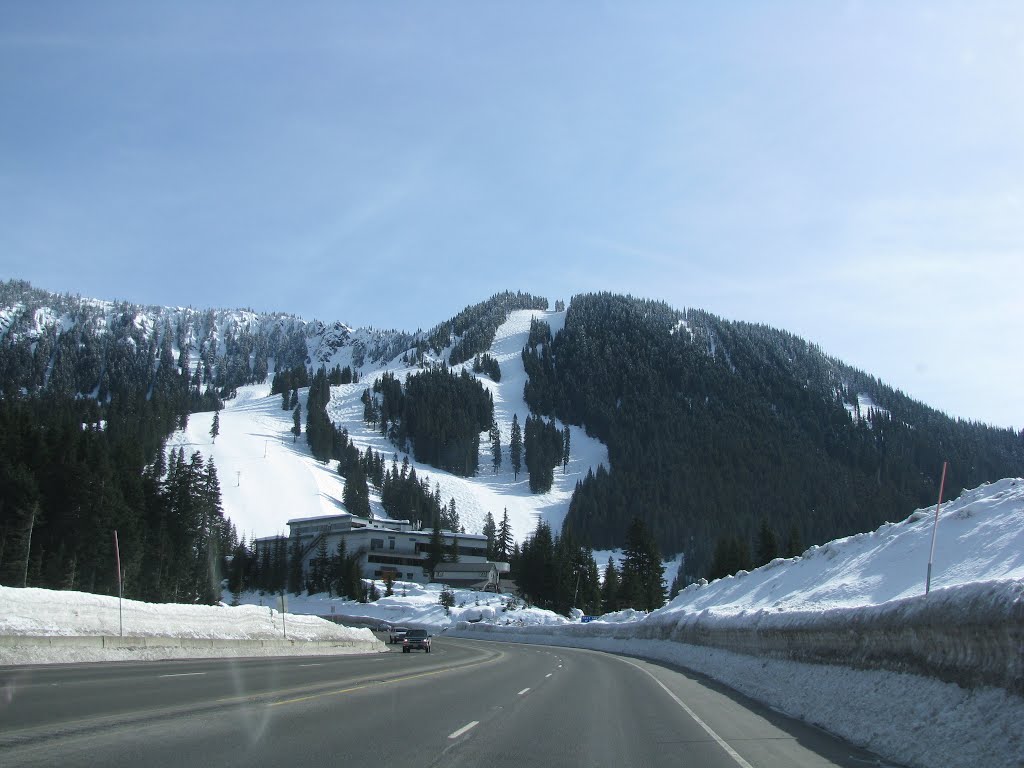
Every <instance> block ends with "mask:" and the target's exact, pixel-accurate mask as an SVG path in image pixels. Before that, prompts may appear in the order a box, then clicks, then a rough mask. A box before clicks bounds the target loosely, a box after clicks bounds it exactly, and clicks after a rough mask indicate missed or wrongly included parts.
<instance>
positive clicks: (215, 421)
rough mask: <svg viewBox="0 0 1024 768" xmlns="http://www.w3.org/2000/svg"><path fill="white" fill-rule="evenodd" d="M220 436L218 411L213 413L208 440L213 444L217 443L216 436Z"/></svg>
mask: <svg viewBox="0 0 1024 768" xmlns="http://www.w3.org/2000/svg"><path fill="white" fill-rule="evenodd" d="M219 434H220V411H214V412H213V425H212V426H211V427H210V438H211V440H212V442H213V443H214V444H216V442H217V435H219Z"/></svg>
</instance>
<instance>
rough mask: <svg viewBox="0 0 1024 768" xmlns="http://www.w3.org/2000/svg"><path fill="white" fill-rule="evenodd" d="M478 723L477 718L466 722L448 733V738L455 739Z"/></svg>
mask: <svg viewBox="0 0 1024 768" xmlns="http://www.w3.org/2000/svg"><path fill="white" fill-rule="evenodd" d="M478 725H480V721H479V720H474V721H473V722H471V723H466V724H465V725H464V726H462V727H461V728H459V730H457V731H454V732H453V733H450V734H448V738H449V739H457V738H459V736H461V735H462V734H464V733H466V731H469V730H472V729H473V728H476V727H477V726H478Z"/></svg>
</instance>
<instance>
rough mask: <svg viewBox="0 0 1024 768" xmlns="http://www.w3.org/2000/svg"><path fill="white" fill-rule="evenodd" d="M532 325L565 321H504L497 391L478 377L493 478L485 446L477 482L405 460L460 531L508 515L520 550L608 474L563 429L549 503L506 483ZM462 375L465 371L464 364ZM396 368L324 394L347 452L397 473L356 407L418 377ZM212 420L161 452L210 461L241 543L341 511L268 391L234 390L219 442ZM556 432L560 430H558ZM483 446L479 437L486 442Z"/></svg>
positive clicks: (340, 358)
mask: <svg viewBox="0 0 1024 768" xmlns="http://www.w3.org/2000/svg"><path fill="white" fill-rule="evenodd" d="M534 316H541V317H543V319H545V320H546V321H547V322H548V323H549V324H550V325H551V327H552V331H554V332H557V331H558V330H559V329H560V328H561V327H562V325H563V324H564V322H565V313H564V312H541V311H534V310H521V311H516V312H513V313H512V314H511V316H510V317H509V319H508V320H507V321H506V322H505V323H504V324H503V325H502V326H501V327H500V328H499V329H498V332H497V335H496V336H495V339H494V343H493V345H492V347H491V349H490V354H491V355H492V356H493V357H494V358H495V359H497V360H498V362H499V364H500V365H501V373H502V375H501V382H497V383H496V382H493V381H491V380H490V379H489V378H487V377H486V376H483V377H481V381H482V382H483V383H484V386H486V387H487V389H488V390H489V391H490V392H491V394H492V396H493V398H494V409H495V419H496V420H497V423H498V426H499V428H500V429H501V432H502V445H503V459H504V460H503V463H502V466H501V469H500V470H499V471H498V472H497V473H494V471H493V469H492V463H491V448H490V444H489V443H488V442H487V441H486V440H484V441H483V443H482V445H481V451H480V470H479V472H478V474H477V476H476V477H470V478H465V477H458V476H455V475H452V474H450V473H448V472H445V471H443V470H438V469H435V468H433V467H430V466H428V465H425V464H418V463H416V462H415V461H414V460H413V458H412V456H411V455H410V456H408V459H409V463H410V465H411V466H414V467H415V468H416V473H417V475H418V476H419V477H420V478H421V479H422V478H427V479H428V481H429V482H430V484H431V486H433V485H434V484H435V483H436V484H437V485H439V486H440V489H441V498H442V500H443V501H444V502H445V503H447V502H448V500H449V499H452V498H454V499H455V503H456V508H457V509H458V513H459V517H460V519H461V521H462V524H463V525H464V526H465V528H466V531H467V532H469V533H478V532H480V531H481V529H482V527H483V523H484V516H485V515H486V514H487V512H490V513H491V514H492V515H494V517H495V519H496V520H500V519H501V516H502V514H503V512H504V510H506V509H507V510H508V514H509V521H510V523H511V524H512V529H513V533H514V534H515V536H516V539H517V540H519V541H522V540H523V539H524V538H525V537H526V536H527V535H529V534H530V533H532V532H533V529H534V528H535V527H536V524H537V519H538V517H541V518H543V519H544V520H546V521H548V522H549V523H551V525H552V527H553V528H554V529H555V530H558V528H559V527H560V525H561V522H562V519H563V518H564V517H565V514H566V512H567V510H568V507H569V500H570V498H571V497H572V492H573V490H574V488H575V486H576V483H577V481H579V480H581V479H583V477H585V476H586V474H587V472H588V471H590V470H591V469H593V470H596V469H597V467H598V466H599V465H600V464H605V465H607V463H608V451H607V449H606V448H605V446H604V445H603V444H602V443H600V442H598V441H597V440H595V439H593V438H591V437H589V436H587V434H586V432H584V431H583V430H582V429H580V428H579V427H575V426H571V427H570V431H571V447H572V450H571V456H570V460H569V465H568V467H567V468H566V471H565V472H564V473H563V472H561V471H556V472H555V483H554V485H553V486H552V488H551V490H550V491H549V492H548V493H544V494H533V493H531V492H530V488H529V481H528V477H527V475H526V473H525V471H522V472H520V473H519V477H518V479H514V478H513V473H512V469H511V467H510V462H509V459H508V443H509V439H510V436H511V434H510V433H511V426H512V417H513V415H517V416H518V418H519V422H520V424H523V423H524V422H525V420H526V417H527V415H528V414H529V409H528V408H527V406H526V403H525V402H524V401H523V386H524V384H525V383H526V372H525V370H524V369H523V362H522V358H521V356H520V352H521V351H522V348H523V347H524V346H525V345H526V340H527V338H528V336H529V332H530V319H531V318H532V317H534ZM325 363H326V365H327V366H328V367H332V366H334V365H343V366H344V365H348V364H350V363H351V350H350V349H349V348H348V347H344V348H339V350H337V351H336V352H335V353H334V354H333V355H331V356H328V357H327V359H326V360H325ZM459 367H466V368H467V369H468V370H469V371H470V373H472V365H471V364H470V363H466V364H464V366H459ZM418 370H419V369H418V368H417V367H416V366H410V365H408V364H405V363H403V362H402V361H401V359H400V357H399V358H396V359H394V360H393V361H391V362H390V363H387V364H382V365H381V366H374V367H372V368H366V369H364V370H363V372H362V375H363V378H362V380H361V381H360V382H359V383H358V384H346V385H341V386H336V387H332V388H331V402H330V404H329V406H328V416H329V417H330V419H331V420H332V421H334V422H335V424H336V425H337V426H338V427H339V428H342V427H343V428H345V429H347V430H348V432H349V437H350V438H351V440H352V442H353V443H354V444H355V445H356V446H357V447H358V448H359V449H360V450H365V449H366V448H367V447H368V446H369V447H372V448H373V449H374V450H375V451H379V452H380V453H381V454H382V455H384V456H385V457H391V458H395V457H396V456H397V461H398V462H399V464H400V463H401V462H402V460H403V458H405V456H406V455H405V454H402V453H397V451H396V448H395V447H394V445H392V444H391V443H390V442H389V441H388V440H387V439H386V438H384V437H382V436H381V435H380V434H379V433H378V432H377V431H376V430H373V429H371V428H370V427H368V426H367V425H365V424H364V423H363V420H362V416H363V404H362V402H361V401H360V397H361V395H362V393H363V390H365V389H366V388H367V387H372V385H373V381H374V380H375V378H378V377H380V376H381V375H383V373H384V372H385V371H390V372H391V373H393V374H395V375H396V376H397V377H399V379H404V377H405V376H406V374H412V373H415V372H416V371H418ZM300 402H301V403H302V407H303V413H305V412H306V403H305V391H302V392H300ZM212 419H213V414H212V413H208V414H194V415H193V416H192V417H191V418H190V419H189V423H188V427H187V429H186V430H184V431H183V432H178V433H175V434H174V435H173V436H172V438H171V439H170V440H169V441H168V448H171V449H177V448H178V447H181V448H183V449H184V452H185V455H186V457H187V456H189V455H190V454H191V453H192V452H193V451H199V452H200V453H201V454H202V455H203V457H204V458H211V457H212V458H213V459H214V462H215V463H216V465H217V471H218V474H219V477H220V481H221V492H222V497H223V506H224V513H225V515H226V516H227V517H228V518H230V519H231V520H232V522H234V524H235V527H236V528H237V529H238V531H239V532H240V533H245V534H247V535H256V536H269V535H274V534H277V533H282V532H286V523H287V521H288V520H289V519H290V518H297V517H313V516H316V515H326V514H333V513H337V512H338V511H339V510H342V509H344V507H343V506H342V501H341V500H342V495H343V491H344V480H343V479H342V478H341V477H340V476H339V475H338V474H337V472H336V471H335V469H336V466H332V465H330V464H328V465H325V464H321V463H319V462H317V461H316V460H315V459H313V458H312V456H311V455H310V453H309V450H308V448H307V446H306V443H305V436H302V437H300V438H299V439H298V441H297V442H293V439H292V435H291V432H290V430H291V427H292V416H291V413H290V412H288V411H285V410H282V408H281V398H280V397H279V396H277V395H274V396H271V395H270V386H269V385H250V386H245V387H240V388H239V390H238V395H237V397H235V398H234V399H233V400H229V401H228V402H227V403H226V408H225V409H224V410H223V411H221V413H220V435H219V436H218V437H217V438H216V441H213V440H212V439H211V437H210V426H211V423H212ZM558 426H559V428H561V427H562V426H563V425H562V424H559V425H558ZM485 437H486V436H485ZM371 506H372V507H373V510H374V513H375V514H376V515H377V516H379V517H386V515H385V514H384V510H383V509H382V508H381V506H380V503H379V499H378V498H375V497H371Z"/></svg>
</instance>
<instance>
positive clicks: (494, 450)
mask: <svg viewBox="0 0 1024 768" xmlns="http://www.w3.org/2000/svg"><path fill="white" fill-rule="evenodd" d="M490 438H491V465H492V466H493V467H494V473H495V474H497V473H498V470H499V469H501V430H500V429H498V423H497V422H496V421H492V422H491V431H490Z"/></svg>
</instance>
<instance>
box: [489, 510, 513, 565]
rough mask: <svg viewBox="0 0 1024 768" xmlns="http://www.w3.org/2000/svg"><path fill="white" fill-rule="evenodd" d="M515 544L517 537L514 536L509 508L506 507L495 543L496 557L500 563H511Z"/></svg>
mask: <svg viewBox="0 0 1024 768" xmlns="http://www.w3.org/2000/svg"><path fill="white" fill-rule="evenodd" d="M515 544H516V541H515V537H514V536H513V535H512V525H511V524H510V523H509V521H508V508H507V507H506V508H505V512H504V514H503V515H502V517H501V522H500V523H499V524H498V534H497V538H496V539H495V542H494V547H495V556H496V557H497V558H498V562H502V563H508V562H511V558H512V551H513V548H514V546H515Z"/></svg>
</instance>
